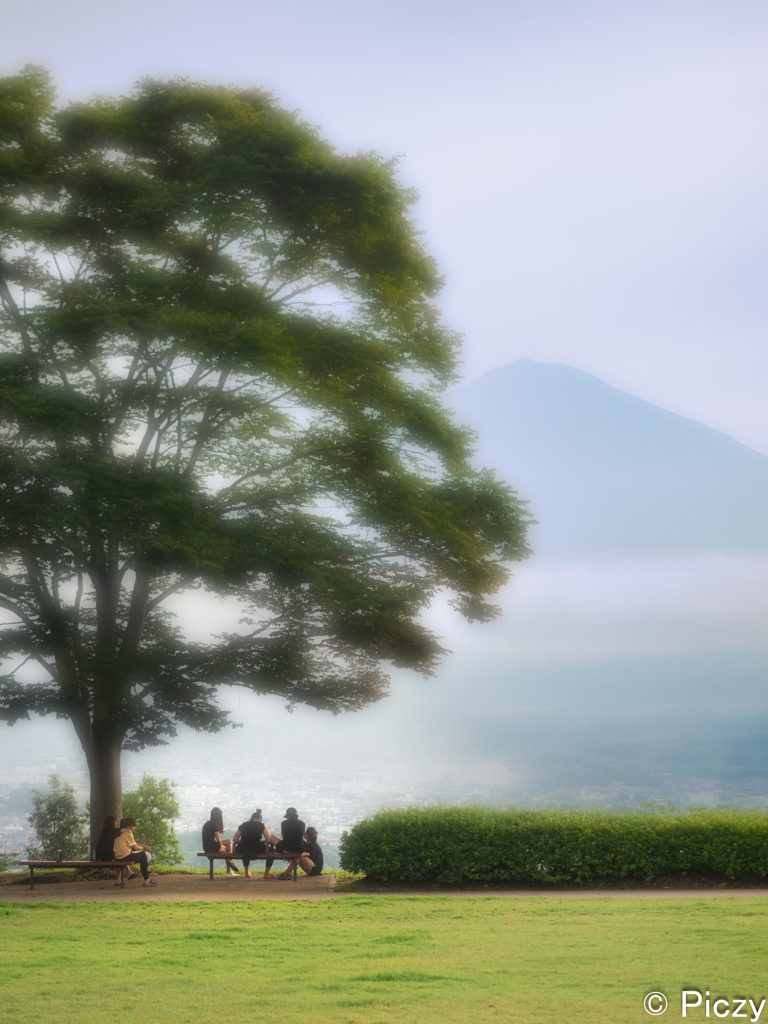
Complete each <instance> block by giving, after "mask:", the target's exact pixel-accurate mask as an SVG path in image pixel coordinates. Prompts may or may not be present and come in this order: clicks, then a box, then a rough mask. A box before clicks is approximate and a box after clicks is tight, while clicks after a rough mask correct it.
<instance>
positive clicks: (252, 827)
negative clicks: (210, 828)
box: [233, 807, 278, 878]
mask: <svg viewBox="0 0 768 1024" xmlns="http://www.w3.org/2000/svg"><path fill="white" fill-rule="evenodd" d="M233 842H234V844H235V853H237V854H238V855H239V856H240V857H242V858H243V867H244V868H245V877H246V878H253V875H252V874H251V870H250V865H251V858H252V857H255V856H256V855H257V854H261V853H267V852H268V844H269V843H276V842H278V839H277V836H273V835H272V833H271V832H270V831H269V829H268V828H267V826H266V825H265V824H264V822H263V821H262V820H261V808H260V807H259V808H258V810H256V811H254V813H253V814H252V815H251V818H250V821H244V822H243V823H242V825H240V827H239V828H238V830H237V832H235V836H234V840H233ZM273 864H274V859H273V858H272V857H268V858H267V862H266V867H265V869H264V877H265V878H266V877H267V875H269V873H270V872H269V869H270V868H271V867H272V865H273Z"/></svg>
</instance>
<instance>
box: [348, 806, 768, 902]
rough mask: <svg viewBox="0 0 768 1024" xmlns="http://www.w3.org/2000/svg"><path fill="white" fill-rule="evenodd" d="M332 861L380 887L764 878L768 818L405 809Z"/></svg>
mask: <svg viewBox="0 0 768 1024" xmlns="http://www.w3.org/2000/svg"><path fill="white" fill-rule="evenodd" d="M340 853H341V857H340V860H341V867H342V868H343V869H345V870H347V871H354V872H364V873H365V874H366V875H368V876H370V877H372V878H377V879H380V880H382V881H385V882H391V881H401V882H442V883H451V882H464V881H498V882H525V883H529V882H597V881H601V880H608V879H616V880H620V879H645V880H650V879H654V878H659V877H665V876H670V875H678V876H684V875H707V874H717V875H724V876H725V877H727V878H730V879H739V878H765V877H766V876H768V815H766V814H765V813H764V812H763V811H759V810H749V811H739V810H733V809H731V808H726V809H718V810H706V809H692V810H691V811H689V812H686V813H679V814H669V813H654V812H653V811H648V812H646V813H637V814H613V813H610V812H607V811H599V810H596V811H583V810H568V811H566V810H518V809H516V808H510V809H507V810H492V809H490V808H487V807H430V808H425V809H424V810H420V809H418V808H416V807H409V808H407V809H404V810H401V809H397V810H383V811H379V813H378V814H375V815H374V816H373V817H372V818H366V819H365V820H364V821H361V822H359V823H358V824H357V825H355V826H354V827H353V828H352V830H351V831H350V832H347V833H345V834H344V836H343V838H342V840H341V843H340Z"/></svg>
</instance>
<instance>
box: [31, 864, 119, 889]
mask: <svg viewBox="0 0 768 1024" xmlns="http://www.w3.org/2000/svg"><path fill="white" fill-rule="evenodd" d="M16 863H17V864H21V865H22V866H23V867H27V868H29V888H30V889H34V888H35V868H43V869H45V870H49V869H55V868H69V869H70V870H71V869H72V868H78V869H79V870H80V871H85V870H87V871H90V870H91V869H92V868H129V867H131V866H132V865H131V862H129V861H125V860H17V861H16ZM120 888H121V889H124V888H125V872H124V871H121V872H120Z"/></svg>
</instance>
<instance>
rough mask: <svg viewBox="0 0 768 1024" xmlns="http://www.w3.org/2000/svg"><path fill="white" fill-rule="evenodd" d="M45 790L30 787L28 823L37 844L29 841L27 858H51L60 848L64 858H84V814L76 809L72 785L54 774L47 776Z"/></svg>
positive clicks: (86, 845)
mask: <svg viewBox="0 0 768 1024" xmlns="http://www.w3.org/2000/svg"><path fill="white" fill-rule="evenodd" d="M48 787H49V788H48V792H47V793H41V792H40V791H39V790H37V789H33V790H32V804H33V807H34V810H33V811H32V813H31V814H30V816H29V823H30V825H31V826H32V828H33V829H34V830H35V837H36V839H37V845H35V844H29V845H28V846H27V847H26V854H27V858H28V859H29V860H53V859H54V857H55V856H56V851H57V850H61V854H62V857H63V859H64V860H81V859H82V860H84V859H86V858H87V857H88V856H89V852H90V843H89V839H88V833H87V829H86V826H87V823H88V815H87V814H83V813H82V811H80V810H78V806H77V797H76V796H75V787H74V786H73V785H72V784H71V783H69V782H62V781H61V779H60V778H59V776H58V775H51V776H49V778H48Z"/></svg>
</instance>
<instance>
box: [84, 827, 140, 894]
mask: <svg viewBox="0 0 768 1024" xmlns="http://www.w3.org/2000/svg"><path fill="white" fill-rule="evenodd" d="M119 835H120V827H119V826H118V824H117V818H113V817H112V815H111V814H108V815H107V816H106V818H105V819H104V824H103V825H102V826H101V832H100V833H99V838H98V839H97V840H96V849H95V851H94V852H95V854H96V860H114V859H115V840H116V839H117V837H118V836H119ZM123 873H125V877H126V878H138V877H139V876H138V872H136V871H131V869H130V868H115V878H116V879H117V881H116V882H115V885H120V883H121V881H122V879H121V875H122V874H123Z"/></svg>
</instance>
